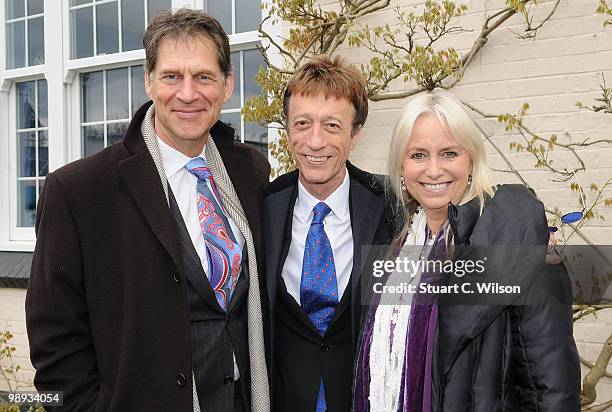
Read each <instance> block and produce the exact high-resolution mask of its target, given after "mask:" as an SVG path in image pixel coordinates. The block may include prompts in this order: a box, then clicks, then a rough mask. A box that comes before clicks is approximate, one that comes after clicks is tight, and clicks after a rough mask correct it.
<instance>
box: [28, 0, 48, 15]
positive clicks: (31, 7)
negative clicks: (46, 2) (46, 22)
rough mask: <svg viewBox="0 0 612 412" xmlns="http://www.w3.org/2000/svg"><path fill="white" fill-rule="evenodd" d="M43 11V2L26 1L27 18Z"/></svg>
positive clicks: (41, 0)
mask: <svg viewBox="0 0 612 412" xmlns="http://www.w3.org/2000/svg"><path fill="white" fill-rule="evenodd" d="M43 11H44V6H43V0H28V16H31V15H33V14H40V13H42V12H43Z"/></svg>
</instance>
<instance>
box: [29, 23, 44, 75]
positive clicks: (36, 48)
mask: <svg viewBox="0 0 612 412" xmlns="http://www.w3.org/2000/svg"><path fill="white" fill-rule="evenodd" d="M44 31H45V26H44V21H43V18H42V17H37V18H35V19H30V20H28V66H36V65H38V64H44V63H45V33H44Z"/></svg>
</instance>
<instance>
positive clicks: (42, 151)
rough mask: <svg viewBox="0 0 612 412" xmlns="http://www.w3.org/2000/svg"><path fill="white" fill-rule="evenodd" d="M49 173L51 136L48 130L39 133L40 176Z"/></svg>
mask: <svg viewBox="0 0 612 412" xmlns="http://www.w3.org/2000/svg"><path fill="white" fill-rule="evenodd" d="M47 173H49V135H48V132H47V131H46V130H40V131H39V132H38V176H46V175H47Z"/></svg>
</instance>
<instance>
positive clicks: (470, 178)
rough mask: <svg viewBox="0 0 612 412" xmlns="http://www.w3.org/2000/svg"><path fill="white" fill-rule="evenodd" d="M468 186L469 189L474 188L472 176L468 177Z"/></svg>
mask: <svg viewBox="0 0 612 412" xmlns="http://www.w3.org/2000/svg"><path fill="white" fill-rule="evenodd" d="M467 185H468V188H470V187H472V175H468V181H467Z"/></svg>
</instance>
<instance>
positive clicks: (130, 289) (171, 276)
mask: <svg viewBox="0 0 612 412" xmlns="http://www.w3.org/2000/svg"><path fill="white" fill-rule="evenodd" d="M150 104H151V103H147V104H145V105H144V106H143V107H141V108H140V109H139V110H138V111H137V112H136V114H135V115H134V118H133V119H132V121H131V123H130V126H129V128H128V130H127V132H126V136H125V138H124V140H123V141H122V142H119V143H117V144H114V145H111V146H109V147H108V148H106V149H104V150H102V151H101V152H99V153H97V154H95V155H93V156H90V157H87V158H85V159H81V160H78V161H76V162H73V163H70V164H68V165H66V166H64V167H62V168H61V169H59V170H57V171H55V172H53V173H50V174H49V175H48V176H47V178H46V181H45V186H44V189H43V192H42V194H41V197H40V201H39V204H38V213H37V221H36V230H37V236H38V239H37V243H36V249H35V251H34V258H33V262H32V271H31V274H30V282H29V285H28V292H27V297H26V321H27V328H28V337H29V340H30V351H31V359H32V363H33V364H34V367H35V368H36V376H35V378H34V383H35V385H36V387H37V389H38V390H44V391H51V390H56V391H63V392H64V407H65V409H67V410H78V411H85V410H98V411H103V410H172V411H190V410H193V406H192V396H193V394H192V380H191V370H192V361H191V356H192V351H191V347H190V328H189V317H188V308H187V292H186V282H185V280H186V279H185V273H184V267H183V261H182V256H181V251H180V244H179V240H178V237H177V230H176V225H175V223H174V221H173V219H172V217H171V214H170V211H169V208H168V203H167V200H166V198H165V196H164V192H163V189H162V184H161V182H160V178H159V175H158V172H157V170H156V168H155V164H154V162H153V159H152V157H151V155H150V153H149V151H148V150H147V147H146V145H145V143H144V140H143V137H142V134H141V132H140V126H141V123H142V120H143V118H144V116H145V113H146V111H147V109H148V107H149V106H150ZM211 135H212V137H213V139H214V140H215V143H216V144H217V147H218V149H219V152H220V153H221V157H222V158H223V161H224V164H225V167H226V169H227V171H228V173H229V175H230V177H231V179H232V182H233V185H234V188H235V189H236V192H237V194H238V197H239V199H240V201H241V203H242V205H243V207H244V210H245V213H246V217H247V220H248V221H249V224H250V228H251V231H252V233H253V238H254V241H255V245H256V251H257V256H258V258H259V257H260V256H262V253H261V252H262V250H261V230H260V225H259V221H260V218H261V208H260V206H261V201H262V190H263V187H264V185H265V184H267V182H268V172H269V165H268V163H267V161H266V160H265V158H264V157H263V156H262V155H261V154H260V153H259V152H257V151H256V150H255V149H253V148H250V147H249V146H246V145H244V144H240V143H236V142H234V141H233V129H231V128H229V127H228V126H225V125H224V124H222V123H217V124H216V125H215V127H213V129H212V130H211ZM262 273H263V272H262Z"/></svg>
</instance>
